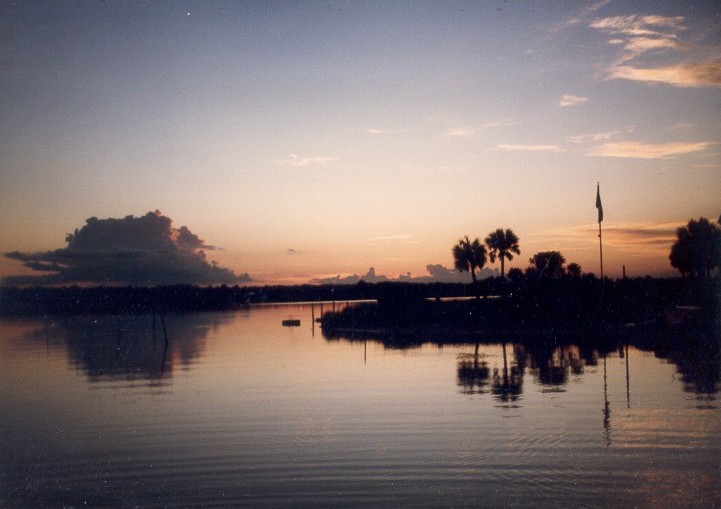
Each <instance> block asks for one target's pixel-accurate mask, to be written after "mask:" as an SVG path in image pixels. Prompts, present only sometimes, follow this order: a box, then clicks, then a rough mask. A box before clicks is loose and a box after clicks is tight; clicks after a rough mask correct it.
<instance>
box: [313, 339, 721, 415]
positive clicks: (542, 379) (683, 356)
mask: <svg viewBox="0 0 721 509" xmlns="http://www.w3.org/2000/svg"><path fill="white" fill-rule="evenodd" d="M326 340H328V341H337V340H341V341H350V342H356V341H362V342H367V341H371V342H378V343H380V344H382V345H383V347H384V348H386V349H393V350H396V349H416V348H420V347H421V346H422V345H424V344H436V345H437V346H439V347H442V346H443V345H444V344H455V345H463V344H471V345H473V353H466V352H463V353H460V354H458V356H457V369H456V383H457V385H458V387H459V388H460V392H461V393H463V394H467V395H476V394H491V395H492V396H493V397H494V398H495V399H497V400H498V401H500V402H504V403H509V402H516V401H518V400H520V399H521V397H522V394H523V382H524V377H525V376H527V375H528V376H532V377H533V379H534V382H535V383H537V384H538V386H539V387H540V391H541V392H565V391H566V386H567V385H568V383H569V382H570V381H572V380H576V379H580V377H583V376H584V373H585V372H586V368H588V367H594V368H595V367H597V366H598V365H599V359H603V365H604V374H605V373H606V358H607V356H608V355H610V354H614V355H617V356H618V357H619V358H620V359H623V361H624V364H625V370H626V406H627V407H628V408H630V406H631V386H630V379H631V373H630V369H631V367H630V360H629V358H628V357H629V356H628V348H629V345H631V346H634V347H635V348H637V349H639V350H641V351H651V352H653V353H654V355H655V356H656V357H658V358H662V359H665V360H667V361H668V362H669V363H671V364H674V365H675V366H676V369H677V371H678V373H679V374H680V376H681V380H682V381H683V382H684V388H685V390H686V391H688V392H691V393H694V394H696V395H697V397H698V399H699V401H701V402H702V403H700V405H702V406H703V405H704V404H708V403H709V402H711V401H715V399H716V398H715V394H717V393H718V391H719V389H721V348H720V346H719V345H720V344H721V343H720V340H719V338H716V337H711V338H708V337H696V336H691V339H689V334H688V333H687V334H685V335H683V336H678V337H672V338H668V337H664V338H660V339H656V340H653V339H652V340H649V339H648V338H645V339H643V340H639V341H630V342H623V343H616V342H605V341H600V342H598V344H594V343H593V342H589V341H586V340H584V338H579V341H578V343H569V344H554V343H552V342H547V341H544V340H542V339H541V340H539V339H538V338H532V339H529V340H528V341H523V342H513V343H506V342H489V341H485V342H480V341H478V342H473V343H468V342H459V341H455V340H454V341H448V342H443V341H437V340H434V341H424V340H422V339H419V338H417V337H399V336H396V335H384V336H378V337H373V336H369V335H363V336H362V337H360V336H353V337H336V336H333V337H326ZM499 347H500V352H498V353H496V352H495V351H496V350H497V349H498V348H499ZM498 357H500V358H501V360H499V365H498V366H491V365H490V364H489V359H490V358H498ZM606 390H607V388H606ZM605 399H606V400H607V396H606V398H605ZM707 406H709V408H710V407H711V406H710V404H708V405H707ZM604 415H605V419H606V420H608V419H610V409H609V408H608V407H607V404H606V405H605V407H604Z"/></svg>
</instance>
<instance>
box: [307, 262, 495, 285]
mask: <svg viewBox="0 0 721 509" xmlns="http://www.w3.org/2000/svg"><path fill="white" fill-rule="evenodd" d="M426 270H427V271H428V274H429V275H428V276H417V277H413V276H411V274H410V273H408V274H406V275H404V276H399V277H397V278H390V277H388V276H384V275H383V274H376V270H375V269H374V268H373V267H371V268H370V269H368V272H367V273H366V274H365V275H363V276H359V275H357V274H353V275H350V276H345V277H341V276H340V274H339V275H337V276H334V277H328V278H322V279H313V280H312V281H311V282H312V283H314V284H322V285H353V284H356V283H359V282H360V281H365V282H366V283H384V282H389V281H395V282H402V283H470V282H471V275H470V274H469V273H468V272H458V271H457V270H455V269H449V268H447V267H444V266H443V265H440V264H429V265H426ZM499 275H500V273H499V272H498V270H496V269H481V271H480V272H479V273H478V278H479V279H485V278H488V277H497V276H499Z"/></svg>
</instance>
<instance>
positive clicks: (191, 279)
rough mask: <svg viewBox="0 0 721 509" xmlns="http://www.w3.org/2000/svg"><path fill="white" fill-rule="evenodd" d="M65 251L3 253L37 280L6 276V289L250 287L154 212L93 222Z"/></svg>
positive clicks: (74, 235)
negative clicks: (32, 272) (90, 285)
mask: <svg viewBox="0 0 721 509" xmlns="http://www.w3.org/2000/svg"><path fill="white" fill-rule="evenodd" d="M65 240H66V242H67V243H68V245H67V247H65V248H62V249H55V250H52V251H44V252H39V253H21V252H19V251H13V252H10V253H5V256H6V257H7V258H10V259H13V260H18V261H20V262H22V264H23V265H24V266H25V267H27V268H30V269H32V270H36V271H40V272H43V273H45V274H43V275H38V276H11V277H7V278H5V280H4V283H5V284H8V285H13V284H15V285H51V284H74V283H95V284H130V285H147V286H153V285H168V284H184V283H195V284H213V283H240V282H248V281H250V280H251V279H250V276H248V274H242V275H237V274H235V273H234V272H233V271H231V270H229V269H226V268H223V267H219V266H218V265H216V264H215V263H214V262H210V263H209V262H208V261H207V260H206V258H205V251H206V250H214V249H216V248H215V247H213V246H209V245H206V244H205V242H204V241H203V240H201V239H200V238H199V237H198V236H197V235H195V234H194V233H193V232H191V231H190V230H189V229H188V228H187V227H185V226H181V227H180V228H173V226H172V219H171V218H169V217H167V216H164V215H163V214H162V213H160V212H159V211H157V210H156V211H155V212H148V213H147V214H146V215H144V216H142V217H133V216H127V217H125V218H123V219H113V218H109V219H98V218H96V217H91V218H90V219H88V220H87V221H86V223H85V225H84V226H83V227H82V228H80V229H76V230H75V232H74V233H71V234H68V235H67V237H66V239H65Z"/></svg>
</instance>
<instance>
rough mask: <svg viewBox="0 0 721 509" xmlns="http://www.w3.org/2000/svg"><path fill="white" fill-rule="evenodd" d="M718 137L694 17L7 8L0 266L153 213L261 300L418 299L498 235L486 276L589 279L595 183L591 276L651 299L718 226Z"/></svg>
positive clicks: (603, 10) (717, 93)
mask: <svg viewBox="0 0 721 509" xmlns="http://www.w3.org/2000/svg"><path fill="white" fill-rule="evenodd" d="M719 119H721V6H720V4H718V3H717V2H712V1H707V0H704V1H686V2H679V1H677V0H674V1H653V2H651V1H649V2H626V1H599V2H570V1H564V2H561V1H554V2H550V1H549V2H520V1H513V0H511V1H494V2H490V1H481V2H477V1H472V2H471V1H469V2H453V1H438V2H386V1H379V2H362V1H354V2H342V1H332V2H331V1H328V2H310V1H309V2H306V1H299V2H265V1H262V2H260V1H259V2H250V1H249V2H236V1H228V2H205V1H198V2H181V1H177V2H129V1H122V2H112V1H107V2H70V1H59V2H9V1H2V2H1V3H0V253H5V252H9V251H15V250H18V251H23V252H35V251H45V250H50V249H56V248H62V247H64V246H65V245H66V243H65V235H66V233H69V232H72V231H73V230H74V229H76V228H80V227H82V225H83V224H85V220H86V219H87V218H89V217H91V216H96V217H98V218H109V217H115V218H122V217H125V216H127V215H131V214H132V215H135V216H141V215H144V214H146V213H147V212H148V211H154V210H156V209H157V210H160V211H162V213H163V214H165V215H166V216H168V217H170V218H172V219H173V225H174V226H175V227H176V228H180V226H182V225H185V226H187V227H188V228H190V229H191V230H192V232H193V233H195V234H197V235H198V236H199V237H200V238H201V239H203V240H204V241H205V243H206V244H207V245H211V246H218V247H220V248H222V249H218V250H213V251H210V252H208V253H207V256H208V258H209V259H211V260H214V261H217V262H218V263H219V264H220V265H221V266H223V267H228V268H230V269H232V270H233V271H235V272H236V273H238V274H240V273H246V272H247V273H248V274H250V276H251V277H252V278H253V280H254V281H256V282H260V283H297V282H308V281H311V280H314V279H318V278H325V277H329V276H335V275H341V276H345V275H349V274H364V273H366V272H367V271H368V269H369V267H375V271H376V273H378V274H385V275H388V276H390V277H398V276H399V275H405V274H407V273H411V274H412V275H413V276H423V275H427V272H426V266H427V265H428V264H442V265H444V266H447V267H452V265H453V260H452V257H451V247H452V245H453V244H454V242H456V241H457V240H458V239H459V238H460V237H461V236H463V235H469V236H471V237H476V236H478V237H480V238H481V239H483V238H485V236H486V235H487V234H488V233H489V232H490V231H492V230H494V229H496V228H500V227H503V228H512V229H513V230H514V231H515V233H516V234H517V235H518V237H519V238H520V247H521V252H522V253H521V255H520V256H519V257H517V258H516V259H514V260H513V261H512V262H510V263H507V265H506V270H508V268H509V267H521V268H524V267H526V266H527V265H528V259H529V258H530V257H531V256H532V255H533V254H534V253H535V252H538V251H544V250H560V251H561V252H562V253H563V254H564V255H565V257H566V260H567V261H568V262H577V263H579V264H580V265H581V266H582V268H583V270H584V271H591V272H595V273H597V274H598V237H597V228H598V225H597V223H596V217H597V216H596V208H595V197H596V183H597V182H600V185H601V197H602V199H603V208H604V222H603V228H604V268H605V273H606V274H607V275H610V276H619V275H620V274H621V270H622V266H623V265H625V266H626V270H627V272H628V274H629V275H631V276H637V275H645V274H647V273H648V274H664V273H669V272H671V271H672V270H673V269H672V268H671V267H670V264H669V262H668V253H669V250H670V246H671V243H672V242H673V237H674V231H675V229H676V227H678V226H679V225H681V224H684V223H686V222H687V221H688V220H689V219H690V218H698V217H699V216H705V217H708V218H710V219H713V220H717V219H718V217H719V214H721V122H719ZM497 266H498V264H495V265H492V266H491V267H497ZM23 273H28V270H27V269H24V268H22V266H21V264H20V263H19V262H18V261H16V260H10V259H7V258H5V257H2V258H0V277H2V276H8V275H14V274H23Z"/></svg>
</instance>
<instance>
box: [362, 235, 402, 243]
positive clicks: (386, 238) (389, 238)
mask: <svg viewBox="0 0 721 509" xmlns="http://www.w3.org/2000/svg"><path fill="white" fill-rule="evenodd" d="M411 239H412V237H411V236H410V235H408V234H407V233H397V234H394V235H381V236H378V237H368V239H367V240H369V241H370V242H384V241H399V240H404V241H408V240H411Z"/></svg>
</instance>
